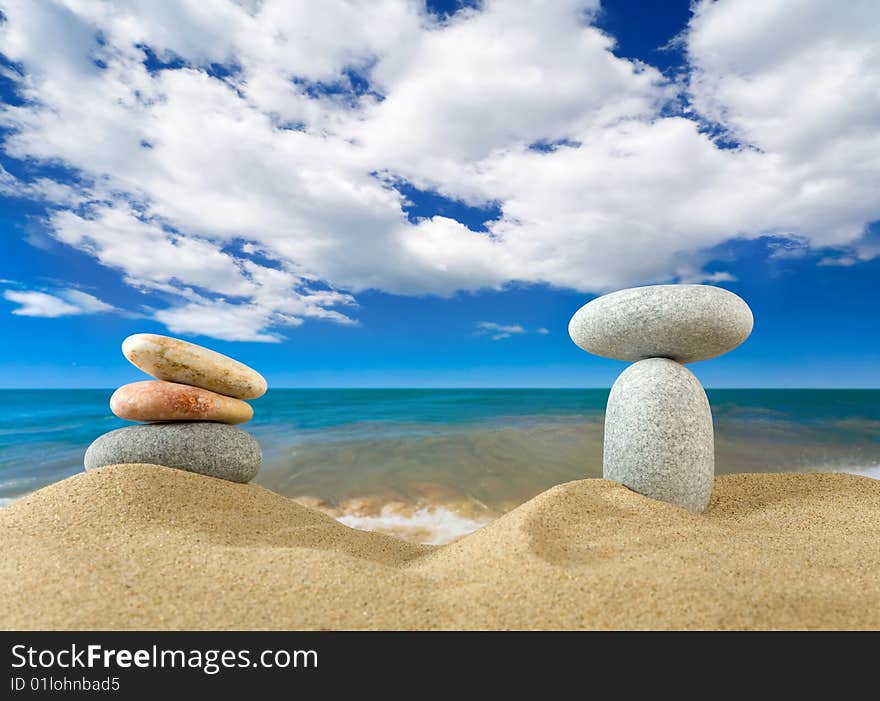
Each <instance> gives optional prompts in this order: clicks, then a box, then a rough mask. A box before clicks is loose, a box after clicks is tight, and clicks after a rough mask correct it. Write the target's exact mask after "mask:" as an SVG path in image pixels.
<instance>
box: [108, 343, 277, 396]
mask: <svg viewBox="0 0 880 701" xmlns="http://www.w3.org/2000/svg"><path fill="white" fill-rule="evenodd" d="M122 354H123V355H124V356H125V357H126V358H128V360H129V362H131V364H132V365H134V366H135V367H138V368H140V369H141V370H143V371H144V372H145V373H147V374H148V375H152V376H153V377H155V378H158V379H160V380H168V381H169V382H179V383H181V384H184V385H193V386H194V387H201V388H203V389H209V390H211V391H212V392H218V393H219V394H225V395H227V396H229V397H236V398H238V399H256V398H257V397H261V396H263V395H264V394H265V393H266V380H265V379H264V378H263V376H262V375H261V374H260V373H258V372H257V371H256V370H254V369H252V368H249V367H248V366H247V365H245V364H244V363H240V362H238V361H237V360H233V359H232V358H230V357H228V356H225V355H223V354H221V353H217V352H216V351H212V350H209V349H208V348H203V347H202V346H197V345H196V344H194V343H188V342H187V341H181V340H180V339H177V338H171V337H170V336H160V335H158V334H154V333H136V334H134V335H133V336H129V337H128V338H126V339H125V340H124V341H123V342H122Z"/></svg>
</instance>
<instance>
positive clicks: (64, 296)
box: [3, 289, 114, 318]
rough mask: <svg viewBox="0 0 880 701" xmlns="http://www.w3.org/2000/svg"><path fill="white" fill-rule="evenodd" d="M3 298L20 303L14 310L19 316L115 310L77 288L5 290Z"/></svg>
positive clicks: (51, 315) (68, 314) (55, 315)
mask: <svg viewBox="0 0 880 701" xmlns="http://www.w3.org/2000/svg"><path fill="white" fill-rule="evenodd" d="M3 298H4V299H6V300H8V301H9V302H14V303H15V304H18V305H20V306H18V307H17V308H15V309H13V310H12V313H13V314H16V315H18V316H41V317H50V318H54V317H59V316H74V315H79V314H97V313H99V312H109V311H113V310H114V307H113V306H112V305H110V304H107V303H106V302H102V301H101V300H100V299H98V298H97V297H95V296H94V295H90V294H88V293H87V292H83V291H81V290H75V289H66V290H59V291H57V292H56V293H55V294H49V293H48V292H39V291H36V290H26V291H20V290H5V291H4V292H3Z"/></svg>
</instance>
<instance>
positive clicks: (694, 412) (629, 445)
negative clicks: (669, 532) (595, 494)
mask: <svg viewBox="0 0 880 701" xmlns="http://www.w3.org/2000/svg"><path fill="white" fill-rule="evenodd" d="M602 475H603V477H605V479H609V480H613V481H615V482H620V483H621V484H623V485H626V486H627V487H629V488H630V489H632V490H633V491H636V492H639V493H640V494H644V495H645V496H648V497H652V498H654V499H659V500H661V501H666V502H669V503H671V504H675V505H677V506H681V507H684V508H685V509H689V510H690V511H702V510H703V509H705V508H706V505H707V504H708V503H709V499H710V497H711V496H712V485H713V483H714V479H715V441H714V436H713V431H712V412H711V410H710V408H709V400H708V399H707V398H706V392H705V391H704V390H703V387H702V385H701V384H700V382H699V380H697V378H696V377H694V375H693V373H692V372H691V371H690V370H688V369H687V368H686V367H685V366H684V365H680V364H678V363H676V362H675V361H674V360H668V359H666V358H649V359H647V360H640V361H639V362H637V363H633V364H632V365H630V366H629V367H628V368H627V369H626V370H624V371H623V372H622V373H621V375H620V377H618V378H617V381H616V382H615V383H614V385H613V386H612V387H611V393H610V395H609V396H608V406H607V409H606V411H605V445H604V450H603V459H602Z"/></svg>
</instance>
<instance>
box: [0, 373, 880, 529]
mask: <svg viewBox="0 0 880 701" xmlns="http://www.w3.org/2000/svg"><path fill="white" fill-rule="evenodd" d="M111 393H112V390H24V391H23V390H0V407H2V409H0V505H3V504H6V503H9V502H10V501H11V500H13V499H15V498H16V497H18V496H21V495H23V494H26V493H28V492H31V491H33V490H35V489H39V488H40V487H43V486H45V485H47V484H51V483H52V482H55V481H57V480H61V479H64V478H66V477H69V476H71V475H73V474H76V473H77V472H78V471H80V470H81V469H82V458H83V453H84V452H85V449H86V447H87V446H88V445H89V443H90V442H91V441H92V440H94V439H95V438H97V437H98V436H99V435H101V434H102V433H105V432H106V431H110V430H112V429H115V428H119V427H121V426H125V425H128V424H129V422H126V421H122V420H121V419H117V418H116V417H115V416H113V415H112V414H111V413H110V410H109V408H108V400H109V397H110V394H111ZM707 394H708V395H709V401H710V403H711V405H712V411H713V415H714V418H715V433H716V437H715V441H716V444H715V451H716V473H718V474H728V473H735V472H783V471H817V470H823V471H846V472H853V473H855V474H863V475H866V476H870V477H880V390H801V389H791V390H788V389H786V390H780V389H724V390H709V391H708V392H707ZM607 397H608V390H607V389H571V390H561V389H275V390H270V391H269V392H268V393H267V394H266V395H265V396H264V397H262V398H260V399H258V400H255V401H254V402H253V405H254V409H255V417H254V419H253V421H251V422H250V423H248V424H245V425H244V426H243V428H244V429H245V430H247V431H249V432H251V433H252V434H253V435H254V436H255V437H256V438H257V439H258V440H259V441H260V444H261V445H262V447H263V454H264V461H263V468H262V470H261V471H260V474H259V475H258V476H257V478H256V480H255V481H256V482H257V483H258V484H261V485H264V486H265V487H268V488H269V489H272V490H274V491H277V492H280V493H282V494H285V495H287V496H289V497H291V498H294V499H296V500H298V501H300V502H302V503H304V504H307V505H309V506H312V507H315V508H319V509H321V510H323V511H325V512H326V513H328V514H330V515H332V516H334V517H335V518H338V519H339V520H340V521H342V522H343V523H346V524H347V525H350V526H352V527H355V528H365V529H367V530H379V531H383V532H390V533H395V534H397V535H400V536H402V537H406V538H408V539H411V540H415V541H419V542H427V543H442V542H448V541H449V540H452V539H454V538H456V537H460V536H461V535H463V534H465V533H468V532H470V531H473V530H475V529H476V528H479V527H480V526H482V525H484V524H485V523H487V522H489V521H490V520H492V519H493V518H496V517H497V516H499V515H500V514H502V513H504V512H506V511H508V510H510V509H512V508H515V507H516V506H517V505H519V504H521V503H522V502H524V501H526V500H528V499H530V498H531V497H533V496H535V495H536V494H539V493H540V492H542V491H544V490H546V489H548V488H549V487H552V486H553V485H555V484H559V483H561V482H567V481H569V480H575V479H581V478H584V477H600V476H601V474H602V422H603V414H604V407H605V402H606V400H607Z"/></svg>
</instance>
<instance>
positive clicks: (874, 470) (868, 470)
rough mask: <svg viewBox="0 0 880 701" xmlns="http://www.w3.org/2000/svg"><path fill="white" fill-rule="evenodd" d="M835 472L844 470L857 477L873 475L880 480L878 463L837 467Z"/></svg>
mask: <svg viewBox="0 0 880 701" xmlns="http://www.w3.org/2000/svg"><path fill="white" fill-rule="evenodd" d="M834 471H835V472H845V473H846V474H848V475H858V476H859V477H873V478H874V479H875V480H880V465H869V466H867V467H862V466H859V467H855V466H854V467H839V468H837V469H836V470H834Z"/></svg>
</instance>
